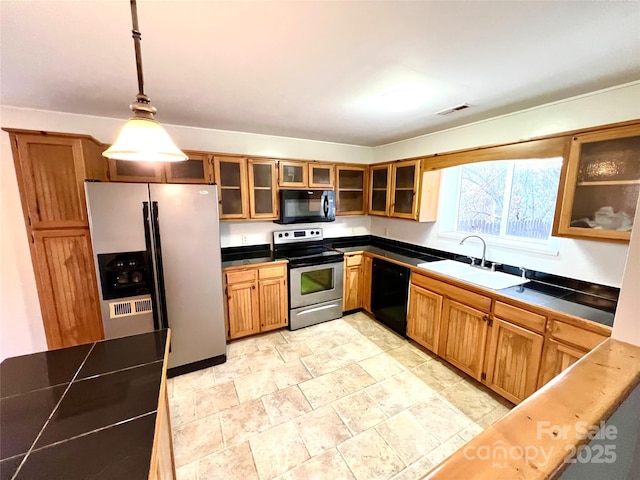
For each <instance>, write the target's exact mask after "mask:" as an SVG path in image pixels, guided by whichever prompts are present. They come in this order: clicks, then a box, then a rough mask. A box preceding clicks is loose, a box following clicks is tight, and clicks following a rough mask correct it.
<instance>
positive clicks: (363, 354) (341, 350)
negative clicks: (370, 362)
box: [329, 338, 382, 367]
mask: <svg viewBox="0 0 640 480" xmlns="http://www.w3.org/2000/svg"><path fill="white" fill-rule="evenodd" d="M329 353H330V354H331V355H333V357H334V358H335V359H336V360H337V362H338V363H339V364H340V366H341V367H346V366H347V365H351V364H352V363H357V362H359V361H361V360H364V359H366V358H370V357H373V356H374V355H379V354H380V353H382V350H381V349H380V348H379V347H378V346H376V345H375V344H374V343H372V342H370V341H369V340H368V339H365V338H363V339H360V340H357V341H355V342H349V343H346V344H344V345H341V346H339V347H335V348H332V349H331V350H329Z"/></svg>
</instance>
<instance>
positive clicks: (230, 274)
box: [225, 264, 289, 339]
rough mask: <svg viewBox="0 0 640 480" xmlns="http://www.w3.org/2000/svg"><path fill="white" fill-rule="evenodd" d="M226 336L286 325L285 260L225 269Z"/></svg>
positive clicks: (248, 333)
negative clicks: (279, 262) (282, 262)
mask: <svg viewBox="0 0 640 480" xmlns="http://www.w3.org/2000/svg"><path fill="white" fill-rule="evenodd" d="M225 293H226V298H227V304H226V307H227V308H226V312H227V337H228V338H229V339H233V338H240V337H246V336H247V335H253V334H256V333H259V332H265V331H268V330H273V329H275V328H281V327H285V326H287V323H288V314H289V306H288V296H287V267H286V264H277V265H269V266H262V267H254V268H244V267H243V268H242V269H227V270H226V271H225Z"/></svg>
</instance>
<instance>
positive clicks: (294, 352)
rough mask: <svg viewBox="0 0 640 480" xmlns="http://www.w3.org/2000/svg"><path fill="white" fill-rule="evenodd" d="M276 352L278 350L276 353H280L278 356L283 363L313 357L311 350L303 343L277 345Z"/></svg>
mask: <svg viewBox="0 0 640 480" xmlns="http://www.w3.org/2000/svg"><path fill="white" fill-rule="evenodd" d="M276 350H278V353H280V356H281V357H282V359H283V360H284V361H285V362H290V361H292V360H298V359H299V358H301V357H308V356H309V355H313V352H312V351H311V349H310V348H309V347H308V346H307V344H306V343H304V342H293V343H287V344H286V345H278V346H277V347H276Z"/></svg>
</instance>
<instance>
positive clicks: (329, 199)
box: [277, 190, 336, 224]
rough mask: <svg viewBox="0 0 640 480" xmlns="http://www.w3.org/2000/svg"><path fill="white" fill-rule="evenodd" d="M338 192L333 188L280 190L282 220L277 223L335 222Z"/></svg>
mask: <svg viewBox="0 0 640 480" xmlns="http://www.w3.org/2000/svg"><path fill="white" fill-rule="evenodd" d="M335 219H336V194H335V192H334V191H333V190H280V220H279V221H278V222H277V223H283V224H287V223H313V222H333V221H334V220H335Z"/></svg>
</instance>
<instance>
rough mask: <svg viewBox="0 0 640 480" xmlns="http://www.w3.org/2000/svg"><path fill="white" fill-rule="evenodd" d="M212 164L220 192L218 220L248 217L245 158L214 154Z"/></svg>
mask: <svg viewBox="0 0 640 480" xmlns="http://www.w3.org/2000/svg"><path fill="white" fill-rule="evenodd" d="M213 166H214V168H215V179H216V183H217V184H218V192H219V194H220V198H219V202H220V220H225V219H239V218H248V216H249V199H248V196H247V159H246V158H244V157H231V156H222V155H215V156H214V157H213Z"/></svg>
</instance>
